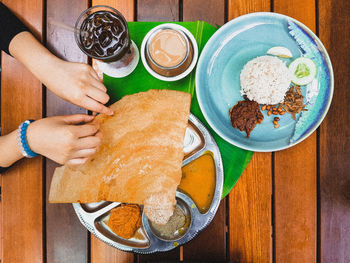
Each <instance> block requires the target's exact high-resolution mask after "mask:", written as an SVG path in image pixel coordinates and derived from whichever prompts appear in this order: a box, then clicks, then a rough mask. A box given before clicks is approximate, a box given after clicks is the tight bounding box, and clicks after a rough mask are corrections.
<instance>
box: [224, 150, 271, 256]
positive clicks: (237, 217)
mask: <svg viewBox="0 0 350 263" xmlns="http://www.w3.org/2000/svg"><path fill="white" fill-rule="evenodd" d="M269 165H270V166H269ZM271 195H272V175H271V154H264V153H255V154H254V155H253V158H252V160H251V161H250V163H249V165H248V167H247V168H246V170H245V171H244V173H243V175H242V176H241V178H240V179H239V181H238V182H237V185H236V186H235V187H234V188H233V190H232V192H231V193H230V194H229V215H230V218H229V248H230V260H232V261H233V262H272V258H273V256H272V237H271V235H272V225H271V220H272V218H271Z"/></svg>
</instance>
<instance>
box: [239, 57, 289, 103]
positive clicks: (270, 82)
mask: <svg viewBox="0 0 350 263" xmlns="http://www.w3.org/2000/svg"><path fill="white" fill-rule="evenodd" d="M240 79H241V94H242V96H243V95H246V96H247V97H248V99H249V100H253V101H256V102H257V103H259V104H269V105H271V104H278V103H281V102H283V100H284V95H285V94H286V92H287V91H288V89H289V85H290V83H291V75H290V73H289V70H288V68H287V66H286V65H285V63H283V62H282V60H280V59H278V58H276V57H272V56H261V57H257V58H254V59H252V60H250V61H249V62H248V63H247V64H245V66H244V67H243V69H242V71H241V76H240Z"/></svg>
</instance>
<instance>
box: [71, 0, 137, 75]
mask: <svg viewBox="0 0 350 263" xmlns="http://www.w3.org/2000/svg"><path fill="white" fill-rule="evenodd" d="M75 28H76V33H75V40H76V42H77V44H78V46H79V48H80V49H81V50H82V51H83V52H84V53H85V54H86V55H88V56H89V57H91V58H94V59H96V60H97V65H98V68H99V69H100V70H101V71H102V72H103V73H105V74H107V75H109V76H111V77H117V78H118V77H125V76H127V75H129V74H130V73H131V72H132V71H133V70H134V69H135V68H136V66H137V63H138V60H139V52H138V49H137V46H136V45H135V43H134V42H133V41H132V40H131V39H130V34H129V29H128V25H127V23H126V20H125V18H124V17H123V15H122V14H121V13H120V12H119V11H118V10H116V9H114V8H112V7H109V6H103V5H98V6H93V7H91V8H89V9H87V10H85V11H84V12H83V13H82V14H81V15H80V16H79V18H78V20H77V22H76V24H75Z"/></svg>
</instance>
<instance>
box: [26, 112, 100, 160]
mask: <svg viewBox="0 0 350 263" xmlns="http://www.w3.org/2000/svg"><path fill="white" fill-rule="evenodd" d="M93 119H94V116H89V115H84V114H75V115H69V116H56V117H49V118H45V119H41V120H38V121H35V122H33V123H31V124H30V125H29V126H28V131H27V139H28V144H29V147H30V148H31V150H32V151H34V152H36V153H39V154H41V155H44V156H46V157H47V158H50V159H52V160H54V161H55V162H57V163H60V164H68V165H79V164H83V163H85V162H86V161H87V159H88V158H89V157H90V156H92V155H93V154H95V153H96V151H97V148H98V146H99V144H100V142H101V133H100V132H99V125H98V123H96V122H93Z"/></svg>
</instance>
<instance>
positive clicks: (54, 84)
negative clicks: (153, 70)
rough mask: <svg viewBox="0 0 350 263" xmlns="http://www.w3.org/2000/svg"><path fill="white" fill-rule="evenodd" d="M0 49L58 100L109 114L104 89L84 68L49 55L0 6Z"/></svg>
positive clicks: (95, 75)
mask: <svg viewBox="0 0 350 263" xmlns="http://www.w3.org/2000/svg"><path fill="white" fill-rule="evenodd" d="M0 48H1V49H2V50H3V51H5V52H6V53H8V54H10V55H12V56H13V57H15V58H16V59H17V60H19V61H20V62H21V63H22V64H24V66H25V67H26V68H28V69H29V70H30V71H31V72H32V73H33V74H34V75H35V76H36V77H37V78H38V79H39V80H40V81H41V82H42V83H44V84H45V86H46V87H47V88H48V89H50V90H51V91H52V92H53V93H55V94H56V95H58V96H59V97H61V98H63V99H65V100H67V101H69V102H72V103H74V104H77V105H79V106H81V107H84V108H86V109H88V110H91V111H95V112H100V113H104V114H107V115H111V114H113V112H112V110H111V109H109V108H107V107H106V106H104V104H105V103H107V102H108V100H109V96H108V95H107V93H106V91H107V89H106V87H105V86H104V85H103V84H102V83H101V81H100V80H99V78H98V76H97V74H96V72H95V71H94V70H93V69H92V68H91V67H90V66H89V65H87V64H83V63H73V62H67V61H64V60H62V59H59V58H57V57H56V56H54V55H53V54H51V53H50V52H49V51H48V50H47V49H46V48H45V47H44V46H43V45H42V44H41V43H40V42H39V41H37V40H36V39H35V37H34V36H33V35H32V34H31V33H30V32H29V30H28V28H27V27H26V26H25V25H24V24H23V23H22V22H21V21H20V20H19V19H18V18H17V17H16V16H15V15H14V14H13V13H12V12H11V11H10V10H9V9H8V8H7V7H6V6H5V5H3V4H2V3H0Z"/></svg>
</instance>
